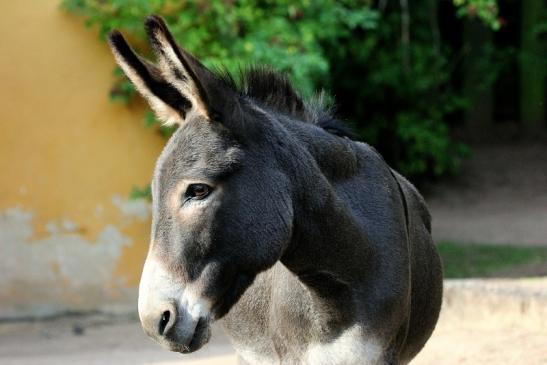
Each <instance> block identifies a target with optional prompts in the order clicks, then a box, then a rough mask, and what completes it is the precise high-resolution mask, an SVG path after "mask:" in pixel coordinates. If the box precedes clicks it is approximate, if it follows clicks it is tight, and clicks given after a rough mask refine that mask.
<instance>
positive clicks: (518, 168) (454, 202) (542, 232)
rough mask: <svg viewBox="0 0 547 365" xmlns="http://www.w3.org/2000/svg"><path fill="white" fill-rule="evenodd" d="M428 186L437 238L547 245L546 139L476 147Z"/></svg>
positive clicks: (427, 193) (434, 231) (457, 240)
mask: <svg viewBox="0 0 547 365" xmlns="http://www.w3.org/2000/svg"><path fill="white" fill-rule="evenodd" d="M473 151H474V152H473V157H471V158H469V159H468V160H466V161H464V163H463V165H462V173H461V174H460V175H459V176H457V177H455V178H451V179H449V181H444V182H441V183H438V184H435V185H434V186H428V187H426V188H425V189H424V192H425V195H426V200H427V202H428V205H429V207H430V209H431V212H432V215H433V235H434V237H435V239H436V240H450V241H456V242H474V243H486V244H488V243H502V244H516V245H532V246H547V143H544V144H539V143H537V144H519V145H511V146H508V145H503V146H481V147H476V148H473Z"/></svg>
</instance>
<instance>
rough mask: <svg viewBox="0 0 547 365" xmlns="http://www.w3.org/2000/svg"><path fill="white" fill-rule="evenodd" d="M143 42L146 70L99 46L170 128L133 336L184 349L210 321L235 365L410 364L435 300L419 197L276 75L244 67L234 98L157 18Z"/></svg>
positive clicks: (431, 254)
mask: <svg viewBox="0 0 547 365" xmlns="http://www.w3.org/2000/svg"><path fill="white" fill-rule="evenodd" d="M146 29H147V33H148V35H149V38H150V40H151V44H152V48H153V50H154V52H155V54H156V56H157V59H158V63H157V65H154V64H151V63H149V62H148V61H146V60H144V59H142V58H140V57H139V56H138V55H136V54H135V53H134V52H133V51H132V49H131V48H130V47H129V46H128V45H127V43H126V42H125V40H124V39H123V37H122V36H121V34H120V33H119V32H113V33H112V34H111V36H110V45H111V48H112V50H113V52H114V56H115V58H116V61H117V62H118V64H119V65H120V67H121V68H122V69H123V71H124V72H125V74H126V75H127V76H128V77H129V79H130V80H131V81H132V82H133V84H134V85H135V87H136V88H137V90H138V91H139V92H140V93H141V94H142V95H143V96H144V97H145V98H146V99H147V100H148V101H149V102H150V104H151V106H152V108H153V109H154V111H155V112H156V114H157V115H158V117H159V118H160V119H161V120H163V121H164V122H165V123H168V124H173V123H176V124H178V125H179V128H178V130H177V131H176V132H175V133H174V135H173V136H172V137H171V139H170V140H169V142H168V144H167V146H166V147H165V149H164V151H163V152H162V154H161V156H160V158H159V159H158V162H157V164H156V169H155V172H154V177H153V181H152V195H153V221H152V233H151V243H150V249H149V252H148V257H147V259H146V263H145V265H144V270H143V274H142V279H141V284H140V289H139V316H140V318H141V322H142V325H143V328H144V330H145V331H146V333H148V334H149V335H150V336H151V337H153V338H154V339H155V340H156V341H158V342H159V343H161V344H163V345H164V346H165V347H167V348H169V349H171V350H173V351H179V352H183V353H185V352H191V351H195V350H197V349H199V348H200V347H201V346H203V345H204V344H205V343H206V342H207V341H208V339H209V337H210V330H209V327H210V323H211V322H212V321H214V320H220V319H222V322H223V325H224V327H225V329H226V330H227V332H228V334H229V336H230V337H231V339H232V342H233V344H234V346H235V348H236V350H237V352H238V354H239V355H240V357H241V359H242V361H243V362H246V363H251V364H279V363H284V364H362V363H368V364H397V363H406V362H408V361H410V359H412V357H414V356H415V355H416V353H418V351H419V350H420V349H421V348H422V347H423V345H424V344H425V342H426V341H427V339H428V338H429V336H430V335H431V332H432V331H433V328H434V326H435V323H436V321H437V317H438V313H439V309H440V303H441V294H442V273H441V265H440V260H439V257H438V255H437V253H436V250H435V248H434V246H433V244H432V241H431V235H430V218H429V214H428V212H427V208H426V206H425V203H424V202H423V199H422V198H421V196H420V195H419V193H418V192H417V191H416V190H415V188H414V187H413V186H412V185H411V184H410V183H409V182H408V181H406V180H405V179H404V178H402V177H401V176H400V175H398V174H397V173H396V172H393V171H392V170H391V169H390V168H389V167H388V166H387V165H386V164H385V162H384V161H383V160H382V158H381V157H380V156H379V155H378V154H377V153H376V152H375V151H374V150H372V149H371V148H370V147H369V146H368V145H366V144H363V143H359V142H355V141H352V140H351V139H350V138H348V137H349V134H348V133H347V132H346V130H345V129H344V127H343V126H341V125H340V124H339V123H337V122H336V120H334V119H333V118H332V117H331V116H330V115H329V114H328V113H326V112H323V111H320V110H319V109H317V108H311V107H309V106H307V105H306V104H305V103H303V102H302V100H301V99H300V97H299V96H298V95H297V94H296V93H295V92H294V91H293V89H292V87H291V86H290V84H289V83H288V82H287V81H286V80H285V79H284V78H283V77H281V76H279V75H277V74H275V73H273V72H271V71H264V70H254V71H253V70H251V71H250V72H248V73H247V74H246V75H244V76H243V78H242V81H241V83H242V85H239V86H236V84H235V83H234V82H233V81H232V79H231V78H229V77H227V76H219V75H216V74H214V73H212V72H210V71H209V70H207V69H206V68H205V67H204V66H203V65H202V64H201V63H200V62H199V61H198V60H196V59H195V58H194V57H193V56H191V55H190V54H188V53H187V52H186V51H184V50H183V49H181V48H179V47H178V46H177V45H176V44H175V41H174V39H173V37H172V36H171V34H170V33H169V31H168V29H167V27H166V25H165V23H164V22H163V21H162V20H161V19H160V18H158V17H150V18H149V19H148V20H147V22H146Z"/></svg>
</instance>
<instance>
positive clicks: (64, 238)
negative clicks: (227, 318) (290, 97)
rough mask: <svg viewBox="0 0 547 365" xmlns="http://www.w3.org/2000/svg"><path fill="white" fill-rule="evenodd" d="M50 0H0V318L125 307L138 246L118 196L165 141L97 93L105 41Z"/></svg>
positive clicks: (138, 209)
mask: <svg viewBox="0 0 547 365" xmlns="http://www.w3.org/2000/svg"><path fill="white" fill-rule="evenodd" d="M58 4H59V0H47V1H36V0H24V1H13V2H5V3H4V4H3V6H2V21H1V22H0V93H1V95H0V176H1V178H0V317H10V316H11V317H13V316H22V315H39V314H48V313H54V312H57V311H63V310H67V309H68V310H80V309H81V310H87V309H101V308H107V307H109V306H111V305H118V304H121V305H122V306H126V307H127V306H129V307H131V308H132V306H133V301H134V296H135V290H134V288H135V286H136V284H137V283H138V277H139V274H140V270H141V267H142V261H143V259H144V255H145V253H146V250H147V245H148V237H149V220H148V215H149V212H148V206H147V205H146V204H143V203H142V202H129V201H126V199H127V196H128V193H129V191H130V190H131V187H132V186H133V185H139V186H142V185H144V184H146V183H148V181H149V179H150V176H151V172H152V169H153V164H154V160H155V159H156V157H157V155H158V153H159V151H160V150H161V148H162V146H163V144H164V140H163V138H162V137H160V136H159V135H158V134H157V133H154V132H152V131H150V130H147V129H145V128H144V127H143V125H142V113H143V109H142V105H134V106H132V107H130V108H127V107H125V106H123V105H117V104H113V103H111V102H110V101H109V100H108V96H107V93H108V89H109V86H110V85H111V83H112V70H113V67H114V61H113V58H112V56H111V54H110V51H109V50H108V47H107V46H106V44H104V43H103V42H99V40H98V38H97V34H96V32H95V31H93V30H90V29H86V28H85V27H84V26H83V22H82V20H81V19H79V18H76V17H74V16H71V15H67V14H65V13H64V12H63V11H61V10H60V9H59V5H58Z"/></svg>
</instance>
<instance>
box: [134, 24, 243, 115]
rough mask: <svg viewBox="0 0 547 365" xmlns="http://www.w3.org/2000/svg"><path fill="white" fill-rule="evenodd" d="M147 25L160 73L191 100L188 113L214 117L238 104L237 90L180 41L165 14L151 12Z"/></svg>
mask: <svg viewBox="0 0 547 365" xmlns="http://www.w3.org/2000/svg"><path fill="white" fill-rule="evenodd" d="M145 25H146V32H147V33H148V37H149V38H150V42H151V44H152V49H153V50H154V53H155V54H156V57H157V59H158V64H159V67H160V72H161V75H162V76H163V78H164V79H165V80H166V81H167V82H168V83H169V84H170V85H172V86H173V87H175V88H176V90H177V91H179V93H180V94H181V95H182V96H184V97H185V98H187V99H188V100H189V101H190V103H191V105H192V107H191V110H190V111H189V113H191V112H195V113H198V114H200V115H203V116H205V117H206V118H207V119H210V120H213V119H216V118H217V117H218V116H219V115H220V114H223V112H225V111H226V108H227V107H230V106H232V107H233V106H234V105H235V104H236V103H235V100H236V96H235V93H234V91H233V90H232V89H231V88H230V87H227V85H226V84H225V82H223V81H221V80H220V79H219V77H217V76H216V75H215V74H214V73H213V72H211V71H209V70H208V69H207V68H206V67H205V66H204V65H203V64H202V63H201V62H200V61H199V60H197V59H196V58H195V57H194V56H192V55H191V54H190V53H188V52H187V51H185V50H184V49H182V48H181V47H179V46H178V45H177V43H176V42H175V39H174V38H173V35H172V34H171V33H170V32H169V29H168V28H167V25H166V24H165V22H164V20H163V19H162V18H160V17H159V16H155V15H152V16H150V17H148V18H147V19H146V23H145Z"/></svg>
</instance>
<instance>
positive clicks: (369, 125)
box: [62, 0, 498, 176]
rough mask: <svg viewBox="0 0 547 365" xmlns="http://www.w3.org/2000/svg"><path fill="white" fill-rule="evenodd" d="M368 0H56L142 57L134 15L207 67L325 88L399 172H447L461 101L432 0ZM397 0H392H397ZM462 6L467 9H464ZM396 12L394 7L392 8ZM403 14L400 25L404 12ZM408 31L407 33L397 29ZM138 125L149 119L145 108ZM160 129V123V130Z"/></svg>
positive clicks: (117, 87)
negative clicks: (276, 74)
mask: <svg viewBox="0 0 547 365" xmlns="http://www.w3.org/2000/svg"><path fill="white" fill-rule="evenodd" d="M375 3H376V2H373V1H372V0H345V1H335V0H314V1H311V0H297V1H288V0H281V1H274V0H267V1H265V0H241V1H237V2H234V1H219V0H216V1H203V0H187V1H182V0H169V1H168V0H152V1H151V0H111V1H104V0H63V2H62V4H63V7H64V8H65V9H66V10H68V11H69V12H71V13H75V14H79V15H81V16H83V17H84V18H85V19H86V24H87V25H89V26H94V27H97V28H98V30H99V33H100V36H101V38H102V39H105V36H106V34H107V33H108V32H109V31H110V30H112V29H114V28H117V29H120V30H121V31H122V32H124V33H125V34H126V35H129V36H130V37H131V39H130V40H131V42H132V44H134V45H135V46H136V48H137V50H138V51H139V52H141V53H142V54H144V55H147V56H149V55H150V54H149V51H147V48H146V41H145V34H144V31H143V26H142V24H143V20H144V18H145V17H146V16H147V15H150V14H160V15H162V16H163V17H165V18H166V20H167V22H168V24H169V25H170V29H171V31H172V32H173V34H174V37H175V38H176V40H177V41H178V42H179V44H181V45H183V46H184V47H185V48H186V49H188V50H189V51H190V52H191V53H193V54H195V55H196V56H197V57H199V58H200V59H201V60H202V61H203V62H204V63H205V64H206V65H207V66H209V67H213V68H218V67H223V68H226V69H227V70H228V71H231V72H234V71H237V70H238V69H239V68H241V67H244V66H245V65H249V64H254V63H257V64H269V65H272V66H274V67H275V68H276V69H277V70H280V71H282V72H285V73H286V74H287V75H288V76H289V77H290V78H291V79H292V81H293V83H294V84H295V85H296V86H297V87H298V88H299V90H300V91H301V92H302V93H303V94H304V95H305V96H310V95H312V94H313V93H314V91H315V90H317V89H319V88H322V87H326V88H327V90H329V91H330V92H332V93H333V94H335V95H336V101H337V103H338V105H339V110H340V112H341V114H342V115H344V116H346V117H347V118H348V119H349V122H351V123H352V124H353V125H354V126H355V127H356V129H357V130H358V131H359V133H360V134H361V136H362V137H363V138H364V139H365V140H366V141H367V142H369V143H371V144H373V145H375V146H377V147H378V148H379V149H380V151H381V152H382V153H383V154H384V155H385V156H386V158H387V160H388V162H390V163H391V164H393V165H394V166H395V167H396V168H398V169H401V170H402V171H403V172H404V173H405V174H407V175H428V176H432V175H433V176H440V175H443V174H448V173H452V172H455V171H456V170H457V167H458V162H459V160H460V159H461V158H462V157H463V156H465V154H466V153H467V149H466V148H465V146H463V145H461V144H459V143H455V142H454V141H453V140H452V138H451V136H450V128H449V126H448V124H447V119H448V118H449V117H450V116H451V115H453V114H454V113H456V112H458V111H461V110H462V109H464V108H465V107H466V106H467V105H468V100H466V99H465V98H464V97H463V96H462V95H460V94H458V93H457V92H456V91H455V90H453V89H452V87H451V81H452V70H453V68H454V66H453V64H452V63H453V58H454V55H453V53H454V52H453V51H452V50H449V49H446V48H445V47H443V45H442V44H441V42H440V39H439V36H438V29H436V28H435V26H432V25H431V24H434V23H435V22H434V21H432V20H434V19H431V18H430V17H431V14H432V13H434V12H432V11H431V6H434V3H435V1H434V0H431V1H426V2H421V5H418V4H417V3H416V4H415V3H414V2H413V4H412V6H411V10H412V13H409V14H406V12H405V9H401V8H400V6H399V2H385V3H386V4H387V6H386V7H384V8H378V7H377V6H376V5H375ZM402 3H404V2H401V4H402ZM454 4H455V5H456V11H457V12H458V14H461V15H467V16H469V15H471V16H475V15H476V16H478V17H479V18H480V19H481V20H482V21H484V22H485V23H487V24H488V25H489V26H491V27H492V28H497V27H498V25H496V24H497V23H496V19H497V6H496V3H495V1H493V0H454ZM472 9H475V10H473V11H472ZM402 15H403V16H402ZM406 15H408V16H409V17H410V18H411V22H410V23H408V24H410V25H409V26H405V23H404V21H403V20H404V19H406V18H405V16H406ZM405 34H406V35H408V36H405ZM115 74H116V80H117V81H116V83H115V84H114V85H113V87H112V89H111V93H110V95H111V98H112V99H114V100H118V101H122V102H125V103H127V102H129V101H130V100H131V99H132V98H133V95H134V94H135V92H134V89H133V87H132V85H131V84H130V83H129V82H128V81H127V80H126V79H125V78H124V77H122V74H121V72H120V71H119V70H116V71H115ZM145 123H146V125H149V126H151V125H154V124H155V123H154V118H153V117H151V114H148V115H147V117H146V119H145ZM163 132H164V133H165V134H166V135H169V133H170V131H169V130H167V131H165V130H164V131H163Z"/></svg>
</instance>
